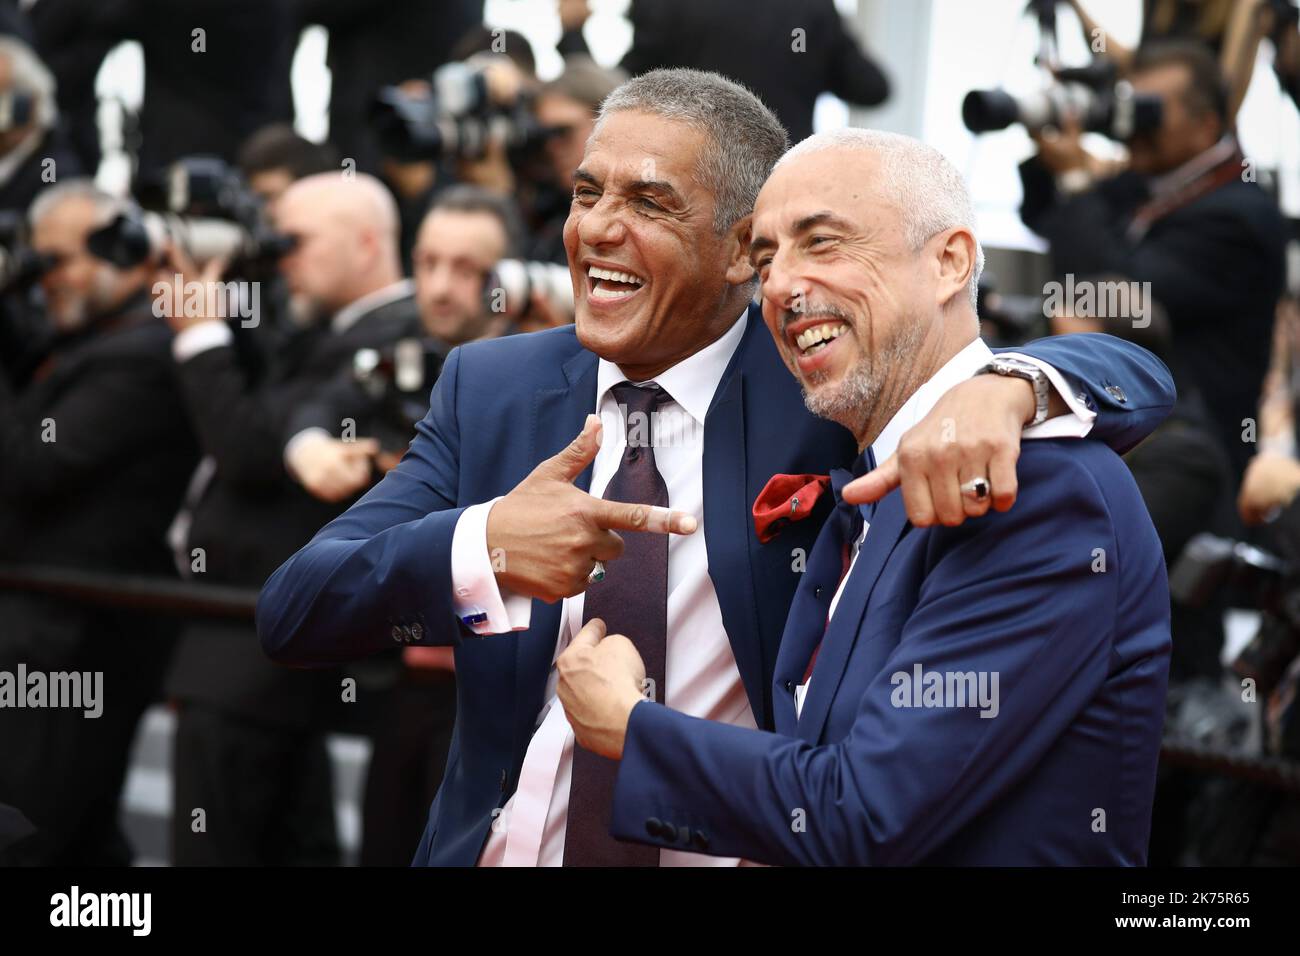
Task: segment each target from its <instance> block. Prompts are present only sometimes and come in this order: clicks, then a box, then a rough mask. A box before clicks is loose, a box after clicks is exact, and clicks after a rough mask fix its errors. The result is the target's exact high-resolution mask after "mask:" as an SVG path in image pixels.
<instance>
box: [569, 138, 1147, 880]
mask: <svg viewBox="0 0 1300 956" xmlns="http://www.w3.org/2000/svg"><path fill="white" fill-rule="evenodd" d="M973 225H974V219H973V216H972V213H971V209H970V200H969V197H968V195H967V192H966V187H965V185H964V184H963V183H962V181H961V178H960V177H959V176H958V175H957V173H956V171H955V170H954V169H953V168H952V166H951V165H950V164H949V163H948V162H947V161H946V160H944V159H943V157H942V156H941V155H940V154H939V153H938V152H937V151H935V150H934V149H932V148H931V147H929V146H925V145H924V144H922V143H919V142H917V141H916V140H913V139H910V138H908V137H904V136H899V135H896V134H890V133H877V132H868V131H865V130H843V131H840V132H838V133H836V134H833V135H828V136H813V137H811V138H809V139H808V140H805V141H804V142H803V143H801V144H799V145H798V146H796V147H795V148H794V149H793V150H791V151H790V153H788V154H787V155H786V156H785V158H783V159H782V160H781V162H779V163H777V165H776V169H775V170H774V171H773V173H772V177H771V178H770V179H769V180H768V182H767V184H766V185H765V186H764V187H763V191H762V192H761V193H760V194H759V197H758V202H757V204H756V206H755V209H754V219H753V240H752V242H751V244H750V258H751V261H752V262H753V265H754V267H755V269H756V270H757V272H758V274H759V277H760V279H761V280H762V283H763V316H764V318H765V319H766V321H767V326H768V329H769V330H770V332H771V334H772V337H773V339H774V341H775V342H776V347H777V349H778V351H779V352H780V353H781V355H782V357H783V358H784V359H785V362H786V364H787V366H788V367H789V369H790V371H791V372H792V373H793V374H794V377H795V378H796V379H797V380H798V382H799V384H800V386H801V387H802V389H803V391H804V397H805V401H806V402H807V405H808V408H809V409H811V410H812V411H814V412H815V413H816V414H818V415H820V416H822V417H824V418H829V419H831V420H833V421H836V422H838V423H839V424H841V425H843V426H844V427H845V428H846V429H847V430H848V431H849V432H850V433H852V434H853V436H854V438H855V439H856V442H857V446H858V448H859V450H860V452H861V458H860V461H861V462H863V466H864V467H870V466H871V465H872V464H873V463H874V462H875V461H876V460H880V461H885V460H886V459H890V458H893V457H894V455H895V453H897V460H898V461H900V462H902V463H903V464H904V465H906V464H907V463H908V462H909V460H910V459H911V458H912V457H914V456H915V455H916V454H917V442H916V437H915V435H914V434H913V433H911V432H908V428H909V427H910V426H911V424H912V423H913V422H915V421H916V420H917V419H918V418H921V417H923V416H927V415H930V416H933V415H934V414H936V413H938V414H940V415H947V414H948V409H949V408H950V407H951V403H949V402H946V398H947V397H949V396H951V395H952V392H951V391H950V390H951V389H952V388H953V387H954V386H958V383H961V382H963V381H965V380H966V379H968V378H969V377H970V376H971V375H978V374H979V373H980V372H981V371H984V370H986V369H988V368H990V366H992V367H996V363H997V362H998V361H999V360H1000V359H1005V355H999V356H995V355H994V354H993V352H992V351H990V349H989V348H988V347H987V346H986V345H985V344H984V343H983V342H982V341H981V340H980V339H979V322H978V319H977V317H976V314H975V308H974V304H973V301H972V300H973V295H972V289H973V287H974V283H975V280H976V277H977V275H978V272H979V268H980V259H981V256H980V250H979V243H978V242H977V241H976V239H975V236H974V232H973ZM958 387H960V386H958ZM1167 411H1168V406H1166V407H1165V408H1163V409H1161V410H1160V412H1159V415H1160V416H1161V417H1163V415H1164V413H1165V412H1167ZM952 423H953V428H954V429H955V430H956V433H957V434H960V433H961V432H962V431H963V430H964V428H965V427H966V426H965V425H964V424H963V423H962V422H961V420H960V419H959V417H958V416H957V415H956V414H954V415H953V418H952ZM896 449H897V452H895V450H896ZM975 464H976V467H975V468H974V470H972V471H963V472H962V473H961V476H960V477H961V484H960V485H956V484H955V483H954V485H953V486H950V487H947V488H938V487H935V486H934V484H933V482H932V483H931V489H930V491H931V494H932V495H933V496H935V497H938V496H940V495H942V494H946V493H952V494H958V493H964V492H965V491H966V489H967V487H968V486H970V487H974V488H978V487H981V486H982V487H983V488H984V489H985V491H986V496H987V490H988V487H989V485H990V483H991V484H992V486H993V487H994V488H996V487H998V486H999V485H1004V484H1005V483H1007V482H1010V481H1014V480H1015V463H1014V461H1013V462H1011V463H1009V464H1010V467H1005V465H1006V464H1007V463H997V462H984V463H979V462H976V463H975ZM1018 466H1019V477H1020V480H1021V482H1022V492H1021V494H1020V495H1019V500H1018V501H1017V502H1016V505H1015V507H1014V508H1013V509H1011V510H1010V511H1008V512H1006V513H996V512H993V513H986V514H984V515H982V516H980V517H978V518H975V519H973V520H971V521H970V522H968V523H967V524H965V525H964V526H962V527H961V528H951V527H947V526H937V527H916V526H915V522H910V523H909V521H908V516H909V514H911V513H912V511H913V510H914V508H915V507H916V506H915V505H914V504H909V505H908V506H907V507H905V506H904V503H903V500H902V497H903V496H902V494H900V493H898V492H892V493H889V494H885V495H883V497H882V492H884V491H885V482H884V481H882V480H881V479H880V477H879V476H878V475H868V476H866V477H864V478H862V479H860V480H859V482H857V483H856V484H849V485H847V486H844V485H842V484H840V483H839V482H833V487H834V488H835V497H836V498H837V499H839V501H838V504H837V505H836V509H835V515H834V517H832V518H831V519H830V520H829V521H827V522H826V525H825V526H824V528H823V530H822V532H821V535H820V536H819V537H818V539H817V542H816V544H815V545H814V547H813V550H812V551H811V553H810V554H809V556H808V563H807V569H806V572H805V574H804V577H803V580H802V582H801V583H800V585H799V590H798V592H797V593H796V595H795V597H794V601H793V603H792V605H791V608H790V616H789V619H788V620H787V622H786V627H785V633H784V635H783V637H782V641H781V647H780V651H779V654H778V656H777V659H776V665H775V669H774V682H773V705H774V723H775V732H767V731H760V730H751V729H747V728H743V727H738V726H727V725H726V724H724V723H722V722H719V721H716V720H713V721H708V720H700V719H699V718H698V717H697V716H694V715H690V714H689V713H683V712H682V708H681V707H679V706H678V705H677V704H676V702H675V701H673V700H671V699H670V700H669V701H667V704H668V706H661V705H659V704H658V703H657V702H655V701H650V700H646V699H645V697H644V695H643V694H642V693H641V686H642V682H643V681H644V679H645V676H646V673H647V671H648V669H649V667H650V666H651V665H650V663H649V661H648V660H644V659H643V658H644V656H645V655H644V654H643V653H641V652H640V650H639V648H638V646H637V645H636V644H634V643H633V641H634V640H637V639H638V633H637V631H636V630H630V631H629V632H628V635H629V636H630V637H631V638H632V640H629V637H625V636H623V635H621V634H614V633H612V632H613V630H614V629H615V628H614V627H613V626H611V627H610V628H609V631H610V632H611V633H610V634H609V636H606V625H607V623H608V622H605V621H601V620H591V621H589V622H588V623H587V624H586V626H584V628H583V629H582V630H581V631H580V632H579V633H578V634H577V636H575V637H574V639H573V641H572V642H571V644H570V646H569V648H568V650H566V651H565V652H564V653H563V654H562V655H561V656H560V657H559V660H558V661H557V669H558V672H559V681H558V694H559V699H560V701H561V703H562V704H563V706H564V708H565V711H566V713H567V716H568V722H569V724H570V725H571V726H572V727H573V729H574V732H575V733H576V736H577V741H578V744H579V746H581V747H583V748H587V749H589V750H591V751H593V752H594V753H596V754H599V755H600V756H602V757H605V758H609V759H612V760H617V761H619V769H618V772H617V784H616V788H615V790H614V794H613V814H612V821H611V830H612V834H613V836H614V837H615V838H618V839H622V840H634V841H639V842H641V843H644V844H648V845H649V846H651V847H655V848H669V847H674V848H675V847H676V846H678V845H679V843H680V836H679V833H680V831H681V830H682V829H686V830H687V832H688V833H690V834H691V835H692V839H693V840H694V843H695V845H696V846H697V847H699V848H700V849H701V850H703V851H704V852H706V853H710V854H717V855H719V856H724V857H742V858H745V859H749V860H753V861H756V862H761V863H771V864H780V865H797V864H828V865H878V864H896V865H910V864H929V865H1010V866H1029V865H1044V864H1052V865H1074V866H1079V865H1111V866H1114V865H1143V864H1145V862H1146V858H1147V842H1148V836H1149V833H1150V825H1151V809H1152V800H1153V796H1154V790H1155V775H1156V762H1157V758H1158V755H1159V751H1160V737H1161V730H1162V726H1163V721H1164V699H1165V684H1166V679H1167V675H1168V665H1169V650H1170V635H1169V591H1168V582H1167V580H1166V577H1165V566H1164V558H1163V555H1162V553H1161V547H1160V541H1159V539H1158V537H1157V536H1156V532H1155V529H1154V527H1153V526H1152V524H1151V518H1150V516H1149V515H1148V514H1147V511H1146V507H1145V505H1144V504H1143V502H1142V498H1141V495H1140V494H1139V492H1138V489H1137V486H1136V484H1135V483H1134V481H1133V478H1132V476H1131V475H1130V474H1129V472H1128V470H1127V468H1126V467H1125V466H1124V463H1123V461H1121V459H1120V458H1119V456H1118V455H1116V454H1115V453H1114V452H1113V451H1112V450H1111V449H1109V448H1107V447H1105V445H1103V444H1101V443H1099V442H1073V443H1070V442H1065V441H1061V440H1045V441H1034V442H1026V443H1025V445H1024V447H1023V448H1022V449H1021V454H1020V459H1019V463H1018ZM904 480H905V481H906V478H905V479H904ZM643 629H644V627H643Z"/></svg>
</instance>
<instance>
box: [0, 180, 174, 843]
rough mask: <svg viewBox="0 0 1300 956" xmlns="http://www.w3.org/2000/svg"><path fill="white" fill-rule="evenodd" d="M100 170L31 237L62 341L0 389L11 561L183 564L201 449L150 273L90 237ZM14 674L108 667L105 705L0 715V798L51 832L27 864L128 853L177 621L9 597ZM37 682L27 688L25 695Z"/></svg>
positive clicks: (4, 519)
mask: <svg viewBox="0 0 1300 956" xmlns="http://www.w3.org/2000/svg"><path fill="white" fill-rule="evenodd" d="M121 205H122V204H121V203H120V202H119V201H118V200H116V199H114V198H113V197H111V196H108V195H107V194H105V193H102V192H100V191H99V190H97V189H96V188H95V187H94V186H93V185H92V184H91V183H90V182H89V181H86V180H69V181H68V182H64V183H60V184H58V185H53V186H49V187H47V188H46V190H45V191H44V192H43V193H42V194H41V196H40V198H39V199H37V200H36V202H35V203H34V204H33V205H32V208H31V213H30V219H31V227H32V235H31V242H32V245H33V247H34V248H35V249H36V251H38V252H39V253H41V254H44V255H47V256H49V257H50V258H51V259H52V261H53V265H52V267H51V268H49V269H48V270H47V271H46V272H45V273H44V274H43V275H42V276H41V279H40V285H41V289H42V291H43V293H44V298H45V304H46V315H47V317H48V320H49V322H50V324H51V325H52V326H53V328H54V330H55V333H56V335H55V337H54V339H53V345H52V348H50V350H49V351H48V353H47V354H46V355H45V357H44V360H43V361H42V362H41V364H40V365H39V366H38V367H37V368H36V370H35V372H34V374H33V375H32V376H31V377H30V379H29V380H28V381H27V382H26V384H25V385H24V386H23V387H21V388H20V389H19V390H17V392H16V394H14V395H13V396H11V397H9V398H5V397H4V396H3V394H2V393H0V461H2V462H3V465H0V562H3V563H7V564H9V563H11V564H18V565H34V566H54V567H61V568H85V569H90V570H96V571H103V572H111V573H115V574H141V575H153V576H160V575H168V574H170V573H173V572H172V571H171V561H170V558H169V556H168V554H167V546H166V541H165V531H166V528H167V524H168V522H169V521H170V520H171V516H172V515H173V514H174V513H175V510H176V508H177V506H178V505H179V504H180V500H181V495H182V493H183V491H184V488H185V482H186V479H187V478H188V476H189V474H190V471H191V470H192V468H193V467H194V461H195V459H196V448H195V443H194V438H193V436H192V434H191V432H190V428H189V422H188V421H187V419H186V416H185V409H184V405H183V403H182V402H181V398H180V395H179V393H178V390H177V386H176V382H175V378H174V374H173V373H174V369H173V363H172V359H171V356H170V354H169V351H168V350H169V343H170V339H171V333H170V332H169V330H168V329H167V326H166V325H165V323H164V322H163V321H162V320H161V319H159V318H157V317H155V315H154V314H153V311H152V309H151V306H150V302H149V298H148V284H149V280H150V278H151V277H152V270H151V268H150V267H149V266H147V265H141V266H138V267H136V268H134V269H130V270H122V269H117V268H114V267H113V266H111V265H109V264H108V263H107V262H104V261H102V260H100V259H97V258H96V257H94V256H92V255H91V254H90V252H89V251H88V250H87V247H86V239H87V236H88V235H89V234H90V233H91V232H92V231H93V230H94V229H95V228H97V227H98V226H101V225H103V224H104V223H105V222H106V221H108V220H109V219H110V218H111V217H112V216H114V215H116V214H117V212H118V211H119V210H120V208H121ZM0 620H2V621H3V622H4V626H3V627H2V628H0V670H3V671H6V672H9V673H15V672H16V669H17V668H18V666H19V665H23V666H25V667H26V668H28V669H29V670H30V671H42V672H46V673H50V672H55V671H79V672H102V673H103V683H102V688H101V693H102V696H101V698H100V704H101V705H102V708H101V713H100V714H98V715H97V716H94V717H87V716H83V711H82V710H81V709H73V708H59V707H41V708H34V709H27V708H20V709H12V710H6V711H5V713H4V718H3V720H0V754H3V758H2V759H0V803H8V804H12V805H13V806H16V807H18V809H19V810H21V811H22V812H23V813H24V814H26V816H27V817H28V818H29V819H30V820H31V821H32V822H33V823H34V824H35V825H36V827H37V829H38V831H39V832H38V835H37V836H36V838H35V841H34V842H33V843H32V844H30V845H28V846H27V847H26V850H25V853H24V856H23V857H22V859H23V861H24V862H29V863H36V864H43V865H72V864H77V865H125V864H128V863H130V862H131V852H130V849H129V847H128V846H127V844H126V842H125V839H124V837H123V835H122V833H121V832H120V829H119V827H118V804H119V798H120V795H121V790H122V782H123V779H124V777H125V773H126V766H127V758H128V753H129V749H130V746H131V741H132V738H133V736H134V734H135V729H136V724H137V722H138V721H139V718H140V715H141V714H142V713H143V712H144V710H145V708H146V707H147V706H148V705H149V704H150V703H152V702H153V700H154V699H155V698H156V695H157V693H158V690H159V687H160V683H161V679H162V675H163V671H164V669H165V668H166V666H167V657H168V654H169V651H170V649H171V643H172V639H173V637H174V634H173V633H172V631H173V625H172V624H171V623H170V622H168V621H167V620H166V619H165V618H159V617H157V616H153V615H149V614H143V613H134V612H131V611H126V610H119V609H116V608H103V607H95V606H91V605H83V604H79V603H74V602H69V601H67V600H64V599H61V598H58V597H46V596H43V595H38V594H30V593H23V592H17V591H0ZM24 692H25V691H24Z"/></svg>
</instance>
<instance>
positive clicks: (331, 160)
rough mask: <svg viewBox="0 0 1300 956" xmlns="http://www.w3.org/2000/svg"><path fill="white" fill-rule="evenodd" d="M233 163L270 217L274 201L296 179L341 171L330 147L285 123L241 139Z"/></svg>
mask: <svg viewBox="0 0 1300 956" xmlns="http://www.w3.org/2000/svg"><path fill="white" fill-rule="evenodd" d="M236 163H237V165H238V166H239V171H240V172H241V173H242V174H243V176H244V179H246V180H247V181H248V185H249V188H250V189H252V191H253V192H254V193H256V194H257V197H258V198H259V199H261V200H262V202H263V203H264V204H265V205H266V210H267V212H268V213H271V214H274V212H275V202H276V200H277V199H279V198H280V196H282V195H283V194H284V191H285V190H286V189H288V188H289V187H290V186H291V185H293V184H294V183H295V182H297V181H298V180H299V179H302V178H303V177H305V176H311V175H314V174H316V173H328V172H331V171H335V170H339V169H341V167H340V165H339V161H338V158H337V157H336V156H335V155H334V148H333V147H332V146H330V145H329V144H328V143H313V142H312V141H311V140H309V139H306V138H305V137H302V136H299V135H298V134H297V133H296V132H295V131H294V128H293V127H292V126H290V125H289V124H288V123H272V124H271V125H270V126H263V127H262V128H261V129H259V130H258V131H257V132H256V133H254V134H253V135H252V136H250V137H248V139H246V140H244V142H243V144H242V145H241V146H240V147H239V154H238V156H237V157H236Z"/></svg>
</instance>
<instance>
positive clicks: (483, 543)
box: [451, 498, 533, 635]
mask: <svg viewBox="0 0 1300 956" xmlns="http://www.w3.org/2000/svg"><path fill="white" fill-rule="evenodd" d="M500 500H501V499H500V498H493V499H492V500H491V501H485V502H483V503H482V504H479V505H471V506H470V507H468V508H466V509H465V510H464V511H463V512H462V513H461V516H460V518H458V519H457V521H456V530H455V532H453V534H452V536H451V586H452V590H453V592H454V594H453V595H452V605H453V606H454V607H455V609H456V616H457V617H459V618H460V619H461V620H462V621H463V622H465V626H466V627H468V628H469V629H470V630H471V631H473V632H474V633H475V634H484V635H487V634H505V633H507V632H509V631H526V630H527V629H528V626H529V623H530V621H531V618H532V613H533V602H532V599H531V598H529V597H527V596H526V595H522V594H515V593H514V592H512V591H511V590H510V589H509V588H498V587H497V579H496V574H495V573H494V572H493V567H492V556H491V555H490V554H488V549H487V522H488V514H489V512H491V511H492V506H493V505H495V504H496V503H497V502H498V501H500Z"/></svg>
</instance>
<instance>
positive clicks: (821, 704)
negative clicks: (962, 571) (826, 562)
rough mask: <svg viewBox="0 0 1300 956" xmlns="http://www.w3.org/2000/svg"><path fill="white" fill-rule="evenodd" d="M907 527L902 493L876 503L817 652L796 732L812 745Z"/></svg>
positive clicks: (822, 725)
mask: <svg viewBox="0 0 1300 956" xmlns="http://www.w3.org/2000/svg"><path fill="white" fill-rule="evenodd" d="M907 527H908V524H907V511H906V509H905V508H904V507H903V495H902V492H900V491H894V492H892V493H891V494H889V495H887V496H886V497H885V498H884V499H883V500H882V501H881V502H880V503H879V504H878V505H877V506H876V514H875V517H874V518H873V519H872V521H871V526H870V528H869V529H868V530H867V537H866V539H865V540H864V541H863V543H862V550H861V551H860V552H859V554H858V559H857V561H856V562H855V563H854V565H853V570H852V572H850V574H849V578H848V581H847V582H846V583H845V585H844V593H843V594H841V595H840V601H839V604H837V605H836V606H835V615H834V617H832V618H831V623H830V627H828V628H827V629H826V637H825V638H824V639H823V641H822V645H821V650H820V651H818V653H817V664H816V667H815V668H814V669H813V676H812V683H811V684H810V686H809V688H808V696H807V698H806V699H805V700H804V704H803V712H802V713H801V714H800V715H799V723H798V725H797V731H798V736H799V737H800V738H801V739H803V740H806V741H808V742H809V743H814V744H815V743H817V741H818V740H820V739H821V733H822V728H823V727H825V726H826V717H827V715H828V714H829V712H830V706H831V701H832V700H833V699H834V697H835V694H836V691H837V690H838V689H839V686H840V680H841V678H843V676H844V668H845V666H846V665H847V664H848V660H849V654H850V652H851V651H852V650H853V645H854V644H855V643H856V642H857V639H858V633H859V632H860V631H861V629H862V628H861V624H862V615H863V612H864V611H865V610H866V607H867V602H868V600H870V598H871V592H872V590H873V589H874V588H875V586H876V581H877V580H878V579H879V578H880V572H881V571H883V570H884V568H885V562H886V561H887V560H888V559H889V555H890V554H891V553H892V552H893V550H894V546H895V545H897V544H898V541H899V539H900V538H901V537H902V535H903V532H904V530H906V528H907Z"/></svg>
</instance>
